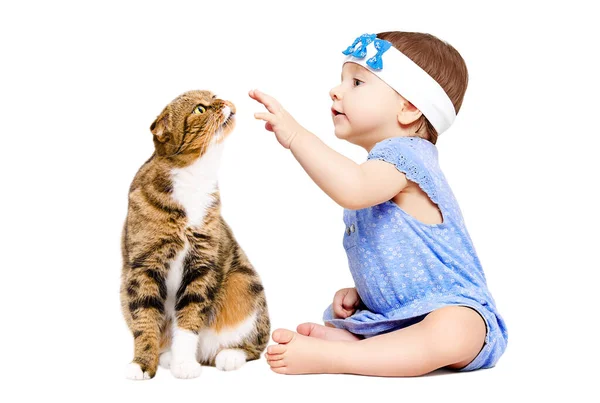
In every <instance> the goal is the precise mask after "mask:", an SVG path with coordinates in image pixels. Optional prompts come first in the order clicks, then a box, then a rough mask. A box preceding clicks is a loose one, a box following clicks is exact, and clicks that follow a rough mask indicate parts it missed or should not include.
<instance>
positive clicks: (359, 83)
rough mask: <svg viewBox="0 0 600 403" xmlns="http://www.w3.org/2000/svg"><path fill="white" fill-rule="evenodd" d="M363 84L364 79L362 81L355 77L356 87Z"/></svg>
mask: <svg viewBox="0 0 600 403" xmlns="http://www.w3.org/2000/svg"><path fill="white" fill-rule="evenodd" d="M361 84H363V82H362V81H360V80H359V79H358V78H355V79H354V86H355V87H358V86H359V85H361Z"/></svg>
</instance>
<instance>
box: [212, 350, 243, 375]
mask: <svg viewBox="0 0 600 403" xmlns="http://www.w3.org/2000/svg"><path fill="white" fill-rule="evenodd" d="M245 362H246V353H245V352H244V351H242V350H237V349H228V348H226V349H225V350H221V351H220V352H219V354H217V357H216V358H215V367H217V369H220V370H221V371H233V370H236V369H239V368H240V367H241V366H242V365H244V363H245Z"/></svg>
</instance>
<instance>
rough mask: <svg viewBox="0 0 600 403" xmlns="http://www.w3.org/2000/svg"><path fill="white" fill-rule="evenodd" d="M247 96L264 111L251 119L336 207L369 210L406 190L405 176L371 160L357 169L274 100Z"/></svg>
mask: <svg viewBox="0 0 600 403" xmlns="http://www.w3.org/2000/svg"><path fill="white" fill-rule="evenodd" d="M249 95H250V97H251V98H253V99H255V100H256V101H258V102H260V103H261V104H263V105H264V106H265V107H266V108H267V111H268V112H261V113H255V114H254V117H255V118H256V119H261V120H264V121H266V122H267V123H266V126H265V127H266V129H267V130H269V131H272V132H274V133H275V135H276V136H277V140H278V141H279V143H280V144H281V145H282V146H284V147H285V148H288V149H290V150H291V151H292V154H293V155H294V157H295V158H296V159H297V160H298V162H299V163H300V165H302V168H304V170H305V171H306V172H307V173H308V175H309V176H310V177H311V178H312V180H313V181H314V182H315V183H316V184H317V185H318V186H319V187H320V188H321V189H322V190H323V191H324V192H325V193H327V195H328V196H329V197H331V198H332V199H333V200H334V201H335V202H336V203H338V204H339V205H340V206H342V207H344V208H348V209H352V210H358V209H361V208H365V207H369V206H373V205H376V204H379V203H382V202H384V201H387V200H390V199H391V198H393V197H394V196H395V195H397V194H398V193H400V191H401V190H402V189H404V187H405V186H406V184H407V180H406V176H405V175H404V174H403V173H401V172H399V171H398V170H397V169H396V168H395V167H394V166H393V165H391V164H389V163H387V162H383V161H375V160H370V161H367V162H365V163H363V164H361V165H359V164H357V163H356V162H354V161H352V160H351V159H349V158H347V157H345V156H343V155H342V154H340V153H338V152H337V151H335V150H333V149H331V148H330V147H328V146H327V145H326V144H325V143H323V142H322V141H321V140H320V139H319V138H318V137H317V136H315V135H314V134H313V133H311V132H309V131H308V130H306V129H305V128H304V127H303V126H301V125H300V124H299V123H298V122H296V120H295V119H294V118H293V117H292V116H291V115H290V114H289V113H288V112H287V111H286V110H285V109H284V108H283V107H282V106H281V104H279V102H278V101H277V100H276V99H275V98H273V97H271V96H269V95H267V94H265V93H263V92H260V91H258V90H252V91H250V93H249Z"/></svg>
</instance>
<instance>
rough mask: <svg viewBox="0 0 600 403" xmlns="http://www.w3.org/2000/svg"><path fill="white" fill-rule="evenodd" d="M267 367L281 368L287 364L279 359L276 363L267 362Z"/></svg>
mask: <svg viewBox="0 0 600 403" xmlns="http://www.w3.org/2000/svg"><path fill="white" fill-rule="evenodd" d="M269 365H270V366H271V368H281V367H285V366H286V365H287V364H286V363H285V360H283V359H281V360H276V361H269Z"/></svg>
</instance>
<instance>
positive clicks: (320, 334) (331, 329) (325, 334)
mask: <svg viewBox="0 0 600 403" xmlns="http://www.w3.org/2000/svg"><path fill="white" fill-rule="evenodd" d="M296 330H297V331H298V333H300V334H301V335H303V336H308V337H316V338H319V339H325V340H331V341H358V340H361V339H362V337H358V336H356V335H355V334H353V333H350V332H349V331H347V330H344V329H338V328H336V327H335V326H333V325H330V324H328V323H327V324H325V326H322V325H317V324H316V323H312V322H307V323H302V324H301V325H298V327H297V328H296Z"/></svg>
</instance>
